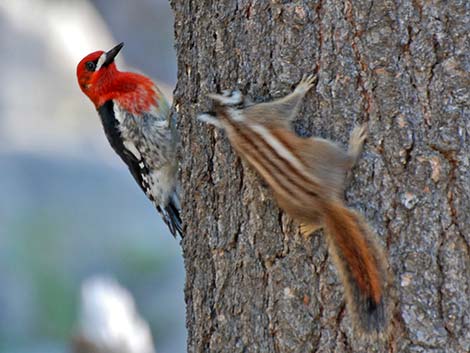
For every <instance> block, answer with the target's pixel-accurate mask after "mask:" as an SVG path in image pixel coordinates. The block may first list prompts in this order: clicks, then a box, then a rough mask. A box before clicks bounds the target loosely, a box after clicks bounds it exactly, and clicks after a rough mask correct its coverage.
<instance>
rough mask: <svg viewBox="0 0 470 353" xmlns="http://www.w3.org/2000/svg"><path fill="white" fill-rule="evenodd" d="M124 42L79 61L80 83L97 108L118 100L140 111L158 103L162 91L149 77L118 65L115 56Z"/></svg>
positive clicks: (136, 112) (131, 109)
mask: <svg viewBox="0 0 470 353" xmlns="http://www.w3.org/2000/svg"><path fill="white" fill-rule="evenodd" d="M123 46H124V43H120V44H118V45H116V46H115V47H114V48H112V49H111V50H109V51H107V52H105V51H102V50H99V51H95V52H93V53H91V54H88V55H87V56H85V57H84V58H83V59H82V60H81V61H80V62H79V63H78V65H77V79H78V84H79V85H80V88H81V90H82V91H83V93H85V94H86V95H87V96H88V98H90V100H91V101H92V102H93V104H94V105H95V107H96V108H97V109H98V108H100V107H101V106H102V105H103V104H104V103H106V102H107V101H109V100H117V101H118V102H119V105H120V106H121V107H122V108H123V109H126V110H127V111H128V112H130V113H132V114H137V115H140V114H142V113H143V112H146V111H149V110H151V109H152V108H153V107H158V103H159V100H160V99H161V98H162V95H161V92H160V91H159V90H158V88H157V87H156V86H155V85H154V83H153V82H152V80H150V79H149V78H148V77H145V76H143V75H139V74H136V73H133V72H121V71H119V70H118V69H117V67H116V63H115V62H114V58H115V57H116V55H117V54H118V53H119V51H120V50H121V49H122V47H123Z"/></svg>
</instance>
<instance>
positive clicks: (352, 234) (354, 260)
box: [214, 77, 391, 334]
mask: <svg viewBox="0 0 470 353" xmlns="http://www.w3.org/2000/svg"><path fill="white" fill-rule="evenodd" d="M313 82H314V79H313V77H308V78H306V79H304V80H302V82H301V83H300V84H299V85H298V86H297V88H296V89H295V90H294V92H292V93H291V94H289V95H287V96H286V97H284V98H281V99H278V100H275V101H273V102H269V103H261V104H256V105H252V106H248V107H245V108H238V109H235V108H233V106H232V107H230V108H227V107H226V106H225V105H224V104H222V103H221V102H220V101H219V104H216V109H215V111H216V114H217V117H218V118H219V119H220V123H221V126H223V127H224V128H225V130H226V131H227V134H228V137H229V140H230V142H231V143H232V145H233V147H234V148H235V150H236V151H237V152H238V153H239V154H240V155H241V156H242V157H243V158H244V159H246V160H247V161H248V162H249V163H250V164H251V165H252V166H253V167H254V168H255V169H256V170H257V171H258V172H259V173H260V174H261V176H262V177H263V178H264V179H265V180H266V182H267V183H268V184H269V185H270V187H271V188H272V190H273V193H274V195H275V198H276V200H277V202H278V204H279V206H280V207H281V208H282V209H283V210H284V211H285V212H286V213H288V214H289V215H290V216H291V217H292V218H294V219H296V220H297V221H299V222H300V223H301V232H302V234H310V233H312V232H313V231H315V230H316V229H318V228H321V227H324V228H325V231H326V235H327V240H328V245H329V249H330V252H331V254H332V257H333V259H334V262H335V265H336V267H337V268H338V271H339V273H340V275H341V279H342V281H343V284H344V287H345V294H346V302H347V304H348V307H349V309H350V312H351V315H352V318H353V319H354V322H355V326H356V328H358V329H359V330H361V331H362V332H365V333H368V334H369V333H380V332H385V331H386V330H387V327H388V326H389V320H390V318H389V308H390V307H391V305H390V297H389V293H387V288H388V283H389V276H388V272H387V263H386V260H385V257H384V256H383V252H382V250H381V249H380V247H379V246H378V243H377V241H376V240H375V237H376V236H375V234H374V233H373V232H372V231H371V230H370V228H369V227H368V225H367V223H366V222H365V221H364V219H363V218H362V217H361V216H360V215H359V214H358V213H356V212H355V211H353V210H350V209H348V208H347V207H346V206H345V205H344V203H343V201H342V194H343V189H344V183H345V178H346V174H347V173H348V172H349V171H350V169H351V168H352V167H353V166H354V164H355V163H356V161H357V159H358V157H359V154H360V152H361V150H362V146H363V143H364V140H365V138H366V128H365V126H361V127H356V128H355V129H354V130H353V131H352V133H351V137H350V142H349V148H348V151H344V150H342V149H341V148H340V147H338V146H337V145H336V144H334V143H333V142H331V141H328V140H324V139H321V138H301V137H299V136H297V135H296V134H295V133H294V132H293V131H292V130H291V128H290V122H291V120H292V119H293V118H294V117H295V114H296V113H297V111H298V108H299V105H300V102H301V100H302V98H303V97H304V96H305V94H306V93H307V92H308V90H309V89H310V88H311V87H312V85H313ZM214 97H215V98H216V99H217V97H218V96H214ZM232 115H233V116H232Z"/></svg>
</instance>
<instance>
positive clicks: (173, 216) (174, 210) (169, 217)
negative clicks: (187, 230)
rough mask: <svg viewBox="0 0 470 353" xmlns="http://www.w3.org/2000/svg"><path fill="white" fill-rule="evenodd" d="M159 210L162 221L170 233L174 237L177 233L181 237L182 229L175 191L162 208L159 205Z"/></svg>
mask: <svg viewBox="0 0 470 353" xmlns="http://www.w3.org/2000/svg"><path fill="white" fill-rule="evenodd" d="M159 211H160V213H161V214H162V218H163V221H164V222H165V223H166V225H167V226H168V228H169V229H170V232H171V234H172V235H173V236H174V237H176V236H177V235H179V236H180V237H183V229H182V224H181V217H180V203H179V199H178V196H177V195H176V193H173V195H172V196H171V197H170V201H169V202H168V204H167V205H166V206H164V207H163V208H160V207H159Z"/></svg>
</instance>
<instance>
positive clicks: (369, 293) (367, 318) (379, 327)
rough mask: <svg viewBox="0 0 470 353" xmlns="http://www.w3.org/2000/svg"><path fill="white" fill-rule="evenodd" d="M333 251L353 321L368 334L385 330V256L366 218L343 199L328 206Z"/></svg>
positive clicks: (387, 298) (327, 226)
mask: <svg viewBox="0 0 470 353" xmlns="http://www.w3.org/2000/svg"><path fill="white" fill-rule="evenodd" d="M324 209H325V215H324V224H325V231H326V234H327V238H328V245H329V249H330V253H331V255H332V257H333V259H334V261H335V264H336V266H337V268H338V271H339V273H340V275H341V278H342V281H343V284H344V288H345V295H346V302H347V305H348V309H349V311H350V313H351V315H352V318H353V322H354V323H355V324H356V326H358V328H359V329H360V330H361V331H363V332H364V333H368V334H371V333H378V334H380V333H382V332H384V331H386V330H387V328H388V324H389V321H390V317H389V316H390V313H389V311H390V310H389V308H390V302H391V299H390V293H388V282H389V275H388V269H387V265H386V260H385V256H384V254H383V252H382V250H381V248H380V246H379V245H378V244H377V242H376V240H375V235H374V234H373V233H372V231H371V230H370V228H369V226H368V225H367V223H366V222H365V220H364V219H363V218H362V216H360V215H359V214H358V213H356V212H355V211H353V210H350V209H348V208H347V207H345V206H343V205H342V204H341V203H340V202H339V201H335V202H332V203H328V204H327V205H325V208H324Z"/></svg>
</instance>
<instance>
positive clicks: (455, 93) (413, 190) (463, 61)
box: [172, 0, 470, 353]
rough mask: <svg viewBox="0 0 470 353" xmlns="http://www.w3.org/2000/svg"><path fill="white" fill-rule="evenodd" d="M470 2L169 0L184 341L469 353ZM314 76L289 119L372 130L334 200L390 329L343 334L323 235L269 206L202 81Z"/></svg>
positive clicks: (196, 347) (265, 86) (258, 86)
mask: <svg viewBox="0 0 470 353" xmlns="http://www.w3.org/2000/svg"><path fill="white" fill-rule="evenodd" d="M469 6H470V5H469V4H468V3H467V2H457V1H455V2H445V3H444V2H442V3H439V2H422V1H402V2H399V3H392V2H371V1H354V2H353V1H345V2H343V1H341V2H340V1H324V0H322V1H295V2H292V3H284V2H283V1H275V0H273V1H270V2H267V1H266V2H252V1H248V0H240V1H237V2H235V1H218V2H207V1H196V0H192V1H181V0H173V1H172V7H173V10H174V12H175V39H176V49H177V55H178V84H177V88H176V90H175V100H174V105H175V108H176V111H177V117H178V121H179V130H180V134H181V144H182V147H181V151H180V156H181V158H182V165H181V179H182V208H183V210H184V211H183V222H184V223H185V234H186V237H185V239H184V240H183V242H182V246H183V251H184V258H185V267H186V275H187V278H186V289H185V295H186V303H187V327H188V352H366V351H374V352H458V353H461V352H468V351H470V214H469V213H468V212H467V210H468V209H469V206H470V172H469V167H470V163H469V156H470V141H469V133H470V107H469V105H470V104H469V102H470V91H469V87H470V75H469V71H470V66H469V62H470V60H469V59H470V54H469V53H470V28H469V27H470V25H469V19H468V16H469V15H468V14H469V13H470V8H469ZM312 71H314V72H316V73H317V75H318V83H317V85H316V87H315V91H314V92H312V93H309V94H308V95H307V97H306V99H305V103H304V104H303V106H302V108H301V111H300V113H299V116H298V119H297V121H296V122H295V126H296V130H297V132H298V133H299V134H300V135H315V136H321V137H324V138H327V139H331V140H335V141H338V140H339V141H341V142H342V143H343V144H344V145H346V142H347V138H348V135H349V131H351V130H352V127H353V126H354V125H355V124H359V123H363V122H367V123H368V127H369V138H368V140H367V142H366V145H365V151H364V152H363V154H362V157H361V159H360V160H359V162H358V166H357V167H356V168H355V169H354V171H353V176H352V180H351V183H350V185H349V186H348V188H347V192H346V199H347V203H348V205H349V206H351V207H352V208H355V209H357V210H358V211H360V212H361V213H362V214H364V216H365V218H366V219H367V220H368V222H369V223H370V224H371V226H372V228H373V229H375V231H376V232H377V234H378V237H379V239H380V242H381V245H382V246H383V247H384V248H385V249H386V253H387V255H388V257H389V262H390V265H391V268H392V271H393V273H394V281H395V287H396V289H397V293H396V295H397V301H398V306H397V310H396V313H395V316H394V322H393V325H394V326H393V329H392V334H391V336H390V338H389V339H387V340H385V341H381V340H379V341H376V342H369V341H367V340H363V339H361V338H358V337H356V336H355V335H354V332H353V331H352V325H351V318H350V315H349V314H348V312H347V310H346V309H345V305H344V299H343V289H342V286H341V284H340V280H339V278H338V275H337V273H336V272H335V269H334V267H333V265H332V262H331V259H330V257H329V255H328V253H327V250H326V244H325V239H324V236H323V234H322V233H321V232H318V233H315V235H314V236H312V237H310V238H302V237H301V236H299V234H298V225H297V224H295V223H293V222H292V221H291V219H290V218H289V217H287V216H286V215H285V214H283V213H282V212H281V211H280V210H279V208H278V207H277V205H276V203H275V201H274V199H273V197H272V195H271V192H270V191H269V189H268V188H267V187H266V185H264V183H263V181H262V180H261V178H259V177H258V176H257V174H256V173H255V172H254V171H253V170H252V168H250V167H249V166H248V165H246V164H245V163H243V162H241V160H240V159H239V158H238V157H237V155H236V154H235V153H234V151H233V150H232V148H231V146H230V144H229V142H228V140H227V138H226V136H225V135H224V133H223V132H220V131H216V130H215V129H213V128H211V127H208V126H207V125H204V124H202V123H200V122H198V121H197V120H196V115H197V113H199V112H201V111H205V110H209V109H210V105H209V99H207V98H206V95H207V94H208V93H211V92H220V91H221V90H222V89H234V88H238V89H240V90H241V91H242V92H244V93H246V94H247V95H249V96H250V97H253V99H254V100H255V101H258V102H259V101H268V100H270V99H272V98H276V97H281V96H283V95H285V94H287V93H289V92H290V91H291V90H292V88H293V86H294V85H295V84H296V83H297V82H299V81H300V79H301V77H302V75H303V74H304V73H309V72H312Z"/></svg>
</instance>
